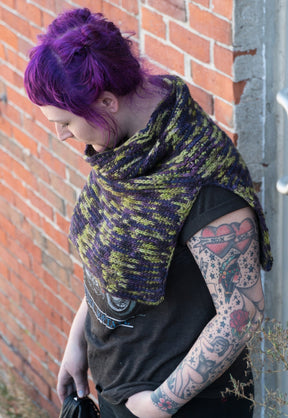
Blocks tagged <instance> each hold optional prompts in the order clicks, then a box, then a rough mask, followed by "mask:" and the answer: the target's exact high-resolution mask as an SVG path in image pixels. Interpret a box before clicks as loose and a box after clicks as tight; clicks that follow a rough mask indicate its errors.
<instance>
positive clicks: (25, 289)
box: [10, 247, 33, 314]
mask: <svg viewBox="0 0 288 418" xmlns="http://www.w3.org/2000/svg"><path fill="white" fill-rule="evenodd" d="M15 249H17V247H16V248H15ZM10 281H11V283H12V284H13V286H15V288H16V289H17V291H18V292H20V293H21V297H24V298H26V299H28V300H30V301H32V299H33V292H32V289H31V287H30V286H29V285H27V284H26V283H25V282H24V281H23V279H22V278H20V277H18V276H17V275H16V274H14V273H11V275H10ZM18 314H19V311H18Z"/></svg>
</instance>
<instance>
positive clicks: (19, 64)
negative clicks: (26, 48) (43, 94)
mask: <svg viewBox="0 0 288 418" xmlns="http://www.w3.org/2000/svg"><path fill="white" fill-rule="evenodd" d="M7 62H9V64H10V65H13V67H15V68H16V69H17V70H19V71H21V72H22V73H24V71H25V69H26V67H27V60H25V59H24V58H22V57H21V56H20V55H19V52H18V51H17V52H14V51H13V50H12V49H8V48H7ZM22 84H23V80H22Z"/></svg>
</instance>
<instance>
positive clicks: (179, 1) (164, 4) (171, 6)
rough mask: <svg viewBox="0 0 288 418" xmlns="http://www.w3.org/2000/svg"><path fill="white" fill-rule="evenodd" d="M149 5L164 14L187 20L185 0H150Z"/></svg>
mask: <svg viewBox="0 0 288 418" xmlns="http://www.w3.org/2000/svg"><path fill="white" fill-rule="evenodd" d="M148 5H149V6H151V7H153V8H154V9H156V10H158V11H159V12H161V13H163V14H164V15H168V16H171V17H173V18H174V19H177V20H181V21H182V22H185V21H186V7H185V0H148Z"/></svg>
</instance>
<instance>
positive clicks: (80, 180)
mask: <svg viewBox="0 0 288 418" xmlns="http://www.w3.org/2000/svg"><path fill="white" fill-rule="evenodd" d="M85 167H87V175H88V173H89V172H90V166H89V165H88V164H86V165H85ZM67 172H68V179H69V182H70V183H72V184H73V186H75V187H78V188H79V189H82V187H83V186H84V184H85V181H86V176H87V175H86V176H82V175H81V174H79V173H78V171H75V170H72V169H71V168H70V167H67Z"/></svg>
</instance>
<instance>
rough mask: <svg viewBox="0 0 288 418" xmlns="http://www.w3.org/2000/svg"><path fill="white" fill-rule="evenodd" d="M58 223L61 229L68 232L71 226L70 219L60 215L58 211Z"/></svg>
mask: <svg viewBox="0 0 288 418" xmlns="http://www.w3.org/2000/svg"><path fill="white" fill-rule="evenodd" d="M55 216H56V224H57V225H58V226H59V228H60V229H61V231H63V232H64V233H65V234H68V232H69V227H70V221H68V220H67V219H66V218H64V216H62V215H60V214H59V213H57V212H56V214H55Z"/></svg>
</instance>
